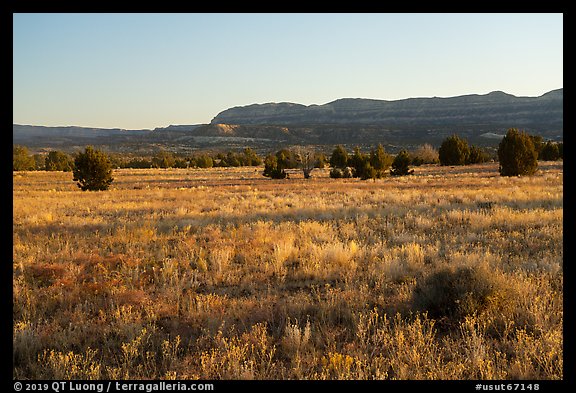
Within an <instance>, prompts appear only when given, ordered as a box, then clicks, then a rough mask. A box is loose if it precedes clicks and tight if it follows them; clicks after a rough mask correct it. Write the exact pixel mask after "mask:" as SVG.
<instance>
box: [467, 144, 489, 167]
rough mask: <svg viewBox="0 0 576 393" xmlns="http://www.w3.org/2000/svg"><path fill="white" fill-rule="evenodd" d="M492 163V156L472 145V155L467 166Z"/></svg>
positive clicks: (469, 156)
mask: <svg viewBox="0 0 576 393" xmlns="http://www.w3.org/2000/svg"><path fill="white" fill-rule="evenodd" d="M488 161H490V155H489V154H488V153H486V152H485V151H484V149H482V148H481V147H478V146H474V145H471V146H470V154H469V155H468V160H467V161H466V163H467V164H481V163H483V162H488Z"/></svg>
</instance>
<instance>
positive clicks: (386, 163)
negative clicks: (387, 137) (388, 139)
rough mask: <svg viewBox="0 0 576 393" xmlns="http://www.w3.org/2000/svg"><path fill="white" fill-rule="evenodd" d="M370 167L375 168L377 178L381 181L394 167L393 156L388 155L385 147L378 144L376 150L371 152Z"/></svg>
mask: <svg viewBox="0 0 576 393" xmlns="http://www.w3.org/2000/svg"><path fill="white" fill-rule="evenodd" d="M370 165H371V166H372V168H374V172H375V177H376V178H378V179H380V178H382V177H384V176H385V174H386V171H387V170H388V168H390V165H392V156H390V154H386V152H385V151H384V147H383V146H382V145H381V144H378V146H377V147H376V150H372V151H370Z"/></svg>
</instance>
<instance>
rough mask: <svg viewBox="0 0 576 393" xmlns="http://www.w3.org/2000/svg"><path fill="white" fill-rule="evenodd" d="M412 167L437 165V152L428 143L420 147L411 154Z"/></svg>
mask: <svg viewBox="0 0 576 393" xmlns="http://www.w3.org/2000/svg"><path fill="white" fill-rule="evenodd" d="M411 158H412V165H416V166H418V165H422V164H437V163H438V162H439V158H438V150H436V149H434V147H432V145H430V144H429V143H425V144H423V145H422V146H420V147H419V148H418V149H416V151H414V152H413V153H412V154H411Z"/></svg>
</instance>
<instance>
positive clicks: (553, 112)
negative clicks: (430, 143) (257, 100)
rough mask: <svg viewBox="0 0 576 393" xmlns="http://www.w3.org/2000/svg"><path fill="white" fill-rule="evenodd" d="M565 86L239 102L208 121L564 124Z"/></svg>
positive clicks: (557, 126) (237, 122)
mask: <svg viewBox="0 0 576 393" xmlns="http://www.w3.org/2000/svg"><path fill="white" fill-rule="evenodd" d="M563 101H564V94H563V89H557V90H552V91H550V92H548V93H546V94H543V95H542V96H540V97H516V96H514V95H511V94H507V93H505V92H502V91H493V92H491V93H488V94H483V95H479V94H469V95H463V96H457V97H447V98H440V97H431V98H406V99H402V100H394V101H387V100H375V99H364V98H341V99H338V100H335V101H332V102H329V103H327V104H323V105H309V106H306V105H302V104H295V103H288V102H282V103H267V104H251V105H247V106H237V107H233V108H229V109H226V110H224V111H222V112H220V113H219V114H218V115H216V116H215V117H214V118H213V119H212V121H211V122H210V123H211V124H243V125H247V124H260V125H265V124H266V125H272V124H274V125H312V124H348V125H350V124H364V125H385V126H422V125H435V126H449V125H458V126H465V125H478V124H484V125H487V124H491V125H503V124H513V125H515V126H518V127H554V128H562V127H563Z"/></svg>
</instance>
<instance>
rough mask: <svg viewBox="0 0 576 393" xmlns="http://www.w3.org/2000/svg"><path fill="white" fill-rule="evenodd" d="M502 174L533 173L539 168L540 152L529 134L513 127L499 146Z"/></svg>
mask: <svg viewBox="0 0 576 393" xmlns="http://www.w3.org/2000/svg"><path fill="white" fill-rule="evenodd" d="M498 160H499V161H500V175H502V176H518V175H532V174H534V173H535V172H536V169H538V154H537V153H536V150H535V149H534V144H533V143H532V140H531V138H530V136H529V135H528V134H526V133H525V132H520V131H518V130H517V129H515V128H511V129H509V130H508V132H507V133H506V136H505V137H504V138H503V139H502V141H501V142H500V145H499V146H498Z"/></svg>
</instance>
